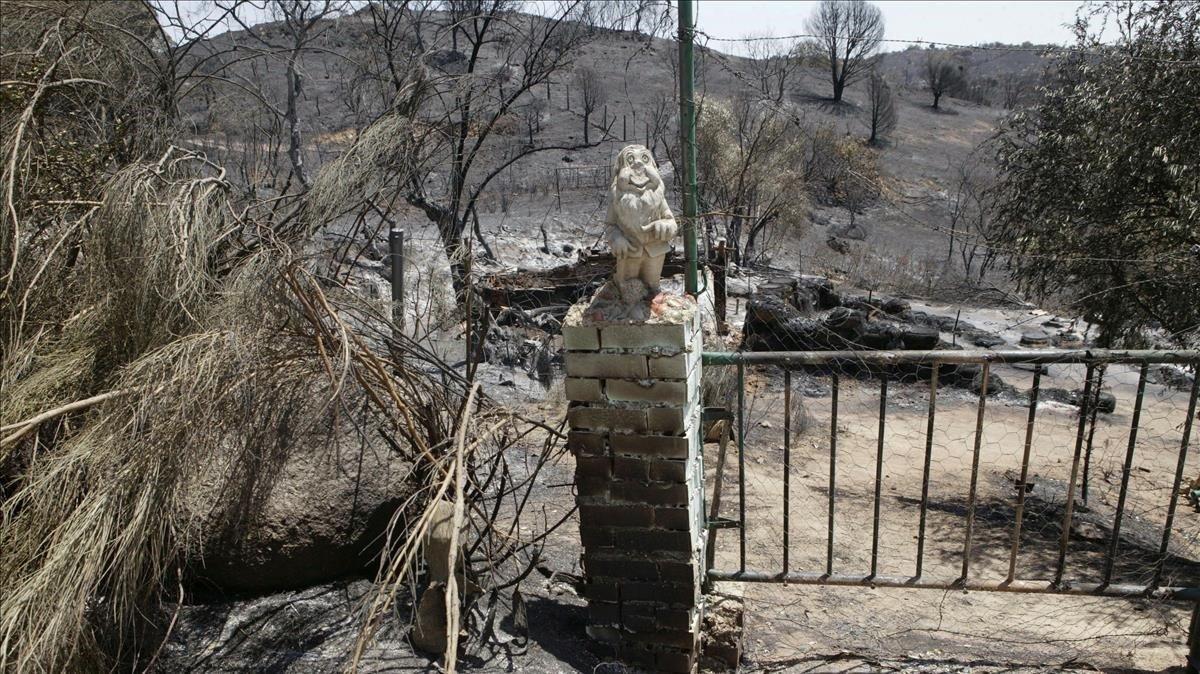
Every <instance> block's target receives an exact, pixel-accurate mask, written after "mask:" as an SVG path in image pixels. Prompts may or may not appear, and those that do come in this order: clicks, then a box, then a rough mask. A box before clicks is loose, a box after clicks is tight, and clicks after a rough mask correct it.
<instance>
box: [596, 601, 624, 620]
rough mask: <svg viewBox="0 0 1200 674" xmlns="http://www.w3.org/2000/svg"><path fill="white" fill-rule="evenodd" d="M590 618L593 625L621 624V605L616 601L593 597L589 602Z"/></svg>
mask: <svg viewBox="0 0 1200 674" xmlns="http://www.w3.org/2000/svg"><path fill="white" fill-rule="evenodd" d="M588 618H589V619H590V620H591V622H592V624H593V625H619V624H620V623H621V605H620V604H618V603H617V602H615V601H600V600H598V599H593V600H591V601H589V602H588Z"/></svg>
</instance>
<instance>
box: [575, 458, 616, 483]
mask: <svg viewBox="0 0 1200 674" xmlns="http://www.w3.org/2000/svg"><path fill="white" fill-rule="evenodd" d="M611 477H612V461H611V460H609V458H608V457H605V456H581V457H579V458H577V459H575V479H576V480H578V481H587V480H607V479H609V478H611Z"/></svg>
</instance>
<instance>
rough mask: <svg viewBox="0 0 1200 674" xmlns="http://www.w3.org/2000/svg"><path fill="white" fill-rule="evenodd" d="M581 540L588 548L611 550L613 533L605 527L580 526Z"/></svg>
mask: <svg viewBox="0 0 1200 674" xmlns="http://www.w3.org/2000/svg"><path fill="white" fill-rule="evenodd" d="M579 540H580V541H581V542H582V543H583V544H584V545H585V546H586V547H588V548H611V547H612V545H613V531H612V529H610V528H608V527H605V526H587V525H585V524H581V525H580V526H579Z"/></svg>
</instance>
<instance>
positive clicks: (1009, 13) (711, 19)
mask: <svg viewBox="0 0 1200 674" xmlns="http://www.w3.org/2000/svg"><path fill="white" fill-rule="evenodd" d="M875 4H876V5H878V7H879V9H881V10H882V11H883V18H884V22H885V24H886V34H885V36H884V37H886V38H888V39H895V40H929V41H933V42H949V43H954V44H967V45H972V44H980V43H984V42H1004V43H1008V44H1020V43H1022V42H1026V41H1028V42H1033V43H1035V44H1060V45H1065V44H1068V43H1071V42H1073V41H1074V40H1073V38H1072V36H1071V32H1070V29H1069V26H1070V25H1071V24H1072V23H1073V22H1074V20H1075V12H1076V10H1078V9H1079V7H1080V6H1081V5H1082V4H1083V3H1082V2H1079V1H1075V2H1062V1H1043V2H1034V1H1032V0H1026V1H1024V2H1020V1H1010V2H1000V1H995V0H971V1H969V2H964V1H953V2H952V1H949V0H942V1H938V2H931V1H927V2H914V1H912V0H884V1H882V2H876V3H875ZM697 5H698V8H697V19H696V27H697V28H698V29H700V30H702V31H704V32H705V33H707V34H709V35H711V36H714V37H750V36H755V37H757V36H763V35H773V36H782V35H791V34H797V33H803V32H804V20H805V19H806V18H808V16H809V15H810V14H812V11H813V8H814V7H815V6H816V5H817V2H816V1H815V0H813V1H804V0H788V1H785V0H760V1H758V2H751V1H749V0H699V2H698V3H697ZM710 46H711V47H714V48H717V49H721V50H722V51H734V50H735V48H733V47H731V46H730V45H722V44H721V43H716V42H714V43H710ZM904 47H905V45H903V44H897V43H889V44H885V45H884V50H885V51H893V50H896V49H903V48H904Z"/></svg>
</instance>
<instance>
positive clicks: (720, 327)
mask: <svg viewBox="0 0 1200 674" xmlns="http://www.w3.org/2000/svg"><path fill="white" fill-rule="evenodd" d="M716 248H717V251H716V252H717V260H716V268H715V269H713V270H712V271H713V311H714V313H716V314H717V334H718V335H725V334H729V323H728V322H727V321H726V313H727V311H726V307H727V306H728V305H729V302H728V299H727V295H726V292H727V291H726V289H725V288H726V281H725V276H726V273H727V270H728V269H729V248H728V247H727V245H726V242H725V238H724V237H721V238H719V239H717V246H716ZM789 374H790V373H789Z"/></svg>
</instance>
